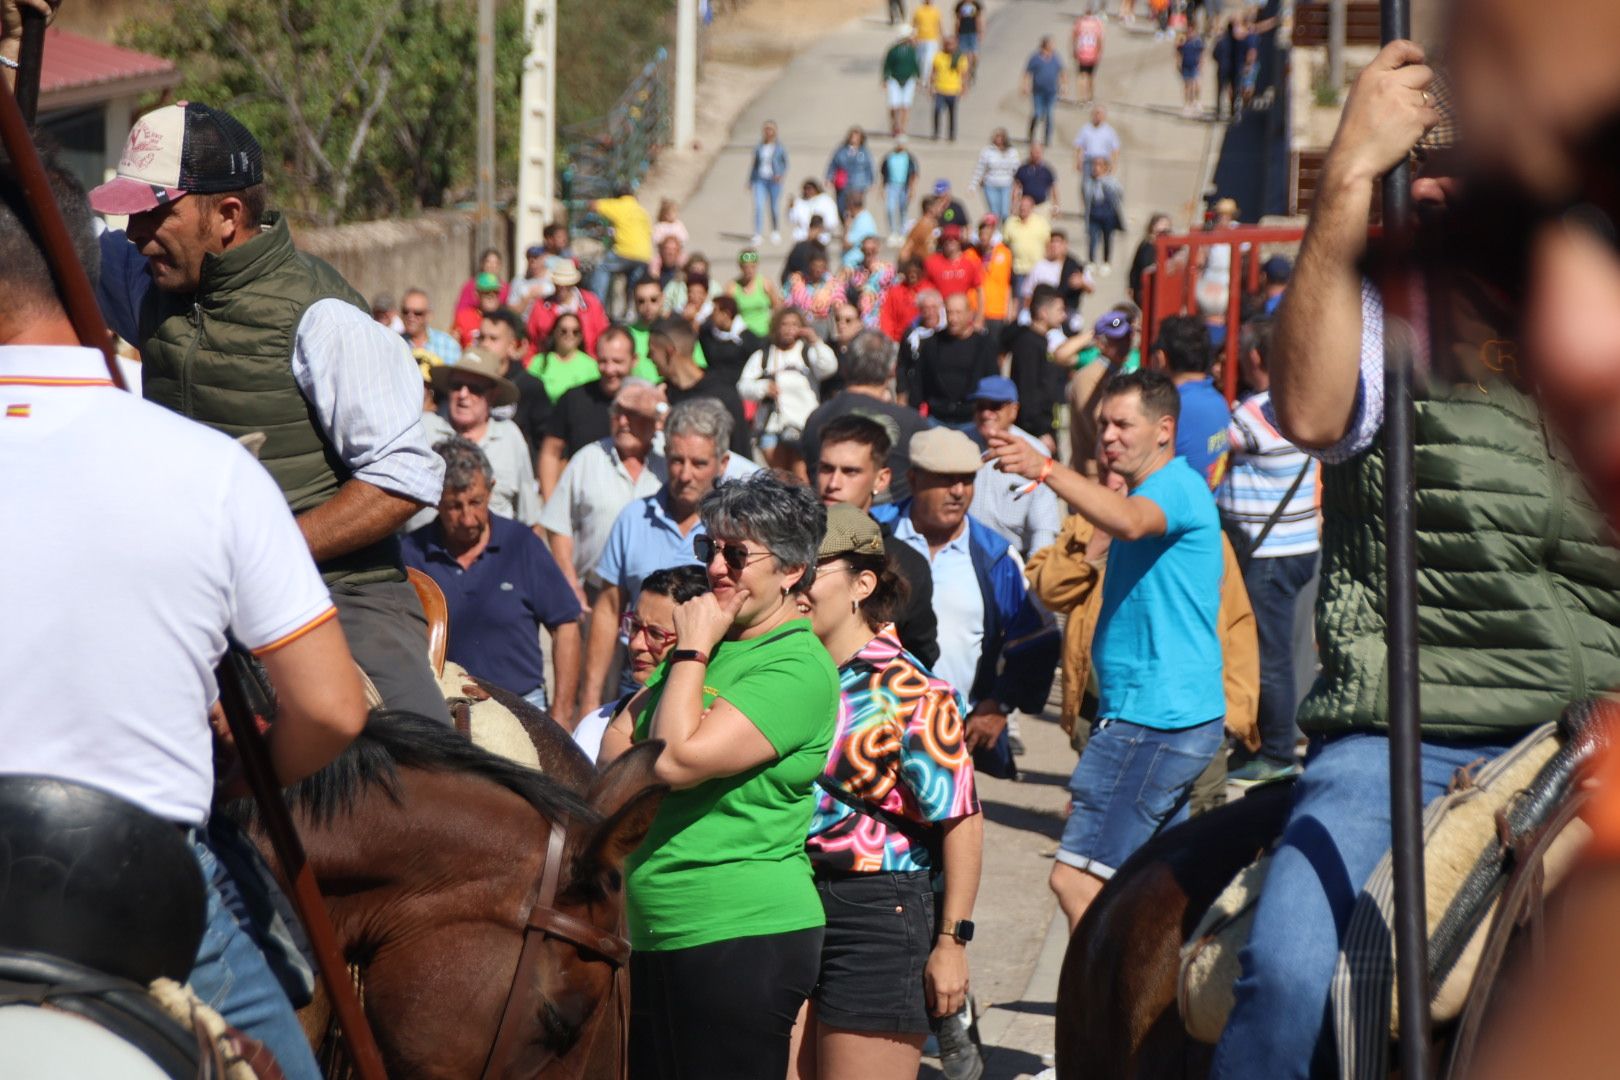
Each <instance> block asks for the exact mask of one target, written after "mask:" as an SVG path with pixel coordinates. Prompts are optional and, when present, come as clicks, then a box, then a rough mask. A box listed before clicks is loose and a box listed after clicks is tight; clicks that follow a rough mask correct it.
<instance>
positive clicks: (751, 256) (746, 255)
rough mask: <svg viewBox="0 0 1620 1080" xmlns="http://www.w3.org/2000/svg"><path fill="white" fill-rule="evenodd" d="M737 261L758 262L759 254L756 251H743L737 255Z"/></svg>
mask: <svg viewBox="0 0 1620 1080" xmlns="http://www.w3.org/2000/svg"><path fill="white" fill-rule="evenodd" d="M737 261H738V262H745V263H757V262H759V255H758V254H757V253H756V252H752V251H745V252H743V253H742V254H741V255H739V256H737Z"/></svg>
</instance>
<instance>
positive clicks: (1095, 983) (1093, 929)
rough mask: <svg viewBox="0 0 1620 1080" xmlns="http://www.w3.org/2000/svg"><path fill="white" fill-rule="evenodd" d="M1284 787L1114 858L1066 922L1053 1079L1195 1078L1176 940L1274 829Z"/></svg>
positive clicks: (1199, 1071) (1204, 1063)
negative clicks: (1086, 902)
mask: <svg viewBox="0 0 1620 1080" xmlns="http://www.w3.org/2000/svg"><path fill="white" fill-rule="evenodd" d="M1292 793H1293V785H1292V784H1268V785H1265V786H1263V787H1259V788H1256V789H1255V790H1253V791H1251V792H1250V793H1249V794H1248V795H1247V796H1245V797H1244V798H1241V799H1238V800H1237V801H1235V802H1231V803H1227V804H1226V805H1225V806H1221V807H1218V808H1216V809H1214V810H1211V811H1209V812H1208V813H1205V814H1200V815H1199V816H1198V817H1195V818H1193V819H1192V820H1190V821H1188V822H1186V823H1185V824H1183V825H1180V826H1178V827H1176V828H1173V829H1169V830H1166V831H1165V832H1164V833H1161V834H1160V835H1159V836H1156V837H1154V838H1153V839H1152V840H1150V841H1148V843H1146V844H1144V845H1143V846H1142V848H1141V849H1140V850H1138V851H1137V852H1136V854H1134V855H1132V856H1131V857H1130V858H1129V859H1128V860H1126V862H1125V865H1124V866H1122V867H1120V869H1119V872H1118V873H1116V874H1115V875H1114V877H1113V878H1112V879H1111V880H1110V881H1109V882H1108V884H1107V885H1105V886H1103V889H1102V891H1101V892H1100V893H1098V894H1097V899H1096V900H1095V901H1093V902H1092V905H1091V907H1090V908H1088V909H1087V911H1086V914H1085V917H1084V918H1082V919H1081V920H1080V925H1079V926H1077V927H1075V930H1074V936H1073V937H1072V938H1071V939H1070V941H1069V950H1068V952H1067V954H1066V955H1065V956H1064V958H1063V973H1062V975H1061V976H1060V978H1059V981H1058V998H1057V1046H1056V1051H1057V1052H1056V1059H1055V1064H1056V1068H1057V1075H1058V1077H1059V1080H1079V1078H1081V1077H1085V1078H1087V1080H1115V1078H1118V1080H1125V1078H1128V1077H1195V1076H1196V1077H1202V1076H1207V1075H1208V1074H1209V1066H1210V1059H1211V1057H1212V1056H1213V1054H1214V1049H1215V1048H1214V1047H1212V1046H1210V1045H1209V1044H1207V1043H1201V1042H1198V1041H1197V1040H1195V1039H1193V1038H1192V1037H1191V1036H1189V1035H1188V1034H1187V1031H1186V1029H1185V1028H1184V1027H1182V1024H1181V1016H1180V1013H1179V1012H1178V1010H1177V1007H1176V980H1177V977H1178V974H1179V972H1180V967H1181V944H1182V942H1184V941H1186V940H1187V938H1189V937H1190V936H1191V935H1192V932H1193V930H1194V929H1195V928H1196V926H1197V924H1198V920H1199V918H1200V917H1202V916H1203V914H1204V912H1205V911H1206V910H1207V909H1208V908H1209V906H1210V904H1212V903H1214V902H1215V898H1216V897H1218V896H1219V895H1220V894H1221V891H1222V890H1223V889H1225V888H1226V886H1227V885H1228V884H1230V883H1231V881H1232V878H1233V877H1235V876H1236V875H1237V872H1238V871H1239V870H1241V869H1243V867H1245V866H1247V865H1248V864H1249V863H1250V862H1253V861H1254V859H1255V857H1256V856H1257V855H1259V854H1260V853H1261V852H1262V851H1264V850H1266V848H1268V847H1269V846H1270V845H1271V843H1272V842H1273V841H1274V840H1276V838H1277V837H1278V835H1280V834H1281V832H1282V828H1283V824H1284V823H1285V822H1286V821H1287V818H1288V806H1289V800H1290V797H1291V795H1292Z"/></svg>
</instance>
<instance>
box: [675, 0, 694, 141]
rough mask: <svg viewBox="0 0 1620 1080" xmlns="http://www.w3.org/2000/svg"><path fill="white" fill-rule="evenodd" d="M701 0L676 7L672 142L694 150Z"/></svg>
mask: <svg viewBox="0 0 1620 1080" xmlns="http://www.w3.org/2000/svg"><path fill="white" fill-rule="evenodd" d="M697 23H698V10H697V0H679V2H678V3H677V4H676V5H675V123H674V126H673V130H672V134H671V137H670V142H671V143H672V144H673V145H674V147H675V149H677V150H686V149H690V147H691V145H692V138H693V136H695V135H696V134H697Z"/></svg>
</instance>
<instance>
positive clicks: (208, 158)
mask: <svg viewBox="0 0 1620 1080" xmlns="http://www.w3.org/2000/svg"><path fill="white" fill-rule="evenodd" d="M263 182H264V155H263V151H261V150H260V149H259V141H258V140H257V139H255V138H254V137H253V135H252V133H251V132H249V131H248V129H247V128H245V127H243V126H242V122H241V121H240V120H238V119H236V117H234V116H232V115H231V114H230V113H228V112H225V111H223V110H221V109H211V108H209V107H208V106H207V105H199V104H197V103H196V102H189V101H182V102H180V103H179V104H176V105H165V106H164V107H163V108H161V109H155V110H153V111H152V112H149V113H147V114H146V115H145V116H143V117H141V118H140V119H139V120H137V121H136V122H135V127H134V129H133V130H132V131H130V133H129V139H128V141H126V142H125V143H124V156H123V157H121V158H119V159H118V175H117V176H115V177H113V178H112V179H111V180H109V181H107V182H106V183H105V184H102V185H101V186H100V187H98V188H96V189H95V190H94V191H92V192H90V206H91V208H92V209H93V210H95V211H96V212H97V213H100V214H139V213H141V212H143V211H146V210H152V209H155V208H157V207H159V206H162V205H163V204H164V203H167V202H173V201H174V200H175V199H178V198H179V197H180V196H182V195H189V194H192V193H208V192H220V191H241V190H242V189H244V188H248V187H252V186H253V185H254V184H260V183H263Z"/></svg>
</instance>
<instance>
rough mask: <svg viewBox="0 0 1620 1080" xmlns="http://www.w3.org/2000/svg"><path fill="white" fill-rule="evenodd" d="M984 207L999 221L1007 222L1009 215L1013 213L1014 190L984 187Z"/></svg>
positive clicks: (987, 185)
mask: <svg viewBox="0 0 1620 1080" xmlns="http://www.w3.org/2000/svg"><path fill="white" fill-rule="evenodd" d="M984 205H985V208H986V209H988V210H989V211H990V213H992V214H994V215H996V220H997V221H1001V222H1004V221H1006V220H1007V215H1008V214H1010V213H1011V212H1012V188H1011V187H992V186H990V185H989V184H986V185H984Z"/></svg>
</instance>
